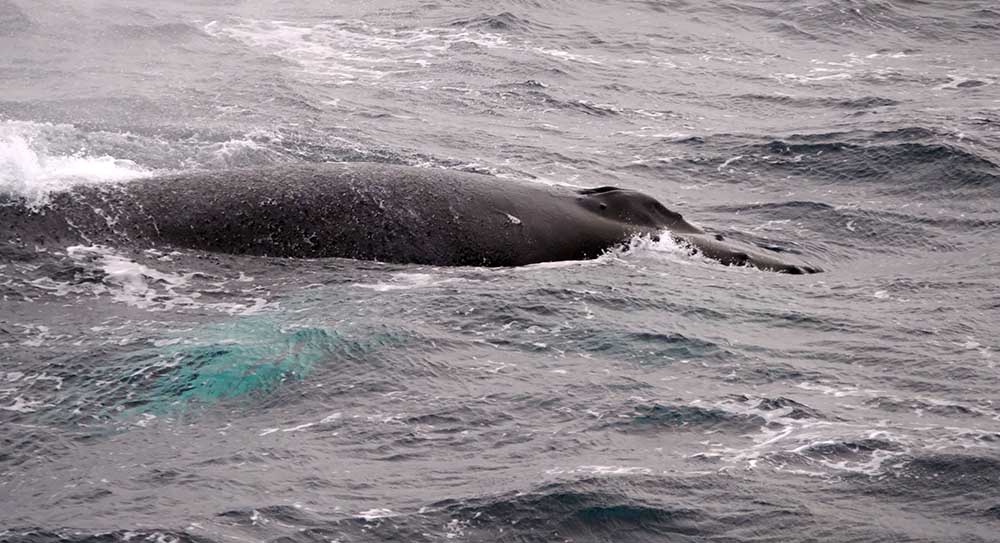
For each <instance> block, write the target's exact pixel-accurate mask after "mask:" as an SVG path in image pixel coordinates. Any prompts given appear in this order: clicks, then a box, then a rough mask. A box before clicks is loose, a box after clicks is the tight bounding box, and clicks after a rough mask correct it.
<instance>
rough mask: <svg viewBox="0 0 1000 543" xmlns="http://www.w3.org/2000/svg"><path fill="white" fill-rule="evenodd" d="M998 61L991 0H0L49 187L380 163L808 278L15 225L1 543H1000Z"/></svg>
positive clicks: (1, 372) (998, 25)
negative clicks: (632, 226)
mask: <svg viewBox="0 0 1000 543" xmlns="http://www.w3.org/2000/svg"><path fill="white" fill-rule="evenodd" d="M140 5H144V6H145V7H137V6H140ZM998 62H1000V6H998V5H997V4H996V2H994V1H992V0H990V1H987V0H964V1H962V2H952V1H946V0H925V1H917V0H894V1H887V0H870V1H860V0H802V1H799V2H785V1H778V0H772V1H767V0H738V1H736V0H729V1H719V2H702V1H696V0H671V1H651V0H650V1H621V2H603V1H602V2H597V1H591V0H583V1H573V2H570V1H567V0H558V1H553V2H531V1H520V0H519V1H514V0H498V1H494V2H468V1H455V2H431V1H425V2H420V1H406V0H396V1H391V2H390V1H383V0H376V1H372V2H320V1H278V0H245V1H241V0H226V1H207V0H183V1H182V0H165V1H162V2H155V3H130V2H118V1H112V0H85V1H68V0H63V1H56V0H0V192H2V193H3V194H6V195H13V196H16V197H19V198H21V199H23V200H25V201H27V202H30V203H32V204H34V205H39V206H40V205H43V204H44V202H45V201H46V199H47V198H48V197H49V195H51V194H52V193H53V192H54V191H59V190H65V189H66V188H67V187H70V186H72V185H74V184H80V183H89V184H105V183H123V182H128V180H129V179H134V178H137V177H143V176H153V175H159V174H164V173H178V172H184V171H187V170H194V169H224V168H231V167H247V166H255V165H261V166H264V165H275V164H282V163H298V162H325V161H376V162H391V163H401V164H410V165H417V166H425V167H440V168H452V169H457V170H464V171H476V172H486V173H492V174H495V175H496V176H497V178H496V179H497V183H503V182H505V181H509V180H511V179H518V180H528V181H536V182H540V183H561V184H570V185H577V186H598V185H620V186H625V187H630V188H636V189H640V190H642V191H644V192H647V193H649V194H651V195H653V196H655V197H656V198H658V199H659V200H660V201H662V202H664V203H665V204H666V205H667V206H668V207H670V208H672V209H675V210H677V211H680V212H681V213H683V214H684V215H685V217H686V218H688V219H689V220H691V221H692V222H694V223H696V224H702V225H706V226H711V227H712V228H714V229H716V230H718V231H721V232H724V233H725V234H726V235H727V236H730V237H733V238H736V239H742V240H747V241H751V242H756V243H767V244H771V245H775V246H780V247H782V248H783V249H784V250H787V251H789V252H791V253H794V254H796V255H799V256H801V257H802V258H804V259H807V260H808V261H810V262H814V263H816V264H819V265H821V266H822V267H823V268H824V269H825V270H826V272H825V273H821V274H816V275H809V276H787V275H780V274H774V273H768V272H761V271H757V270H753V269H746V268H729V267H725V266H722V265H720V264H718V263H715V262H711V261H706V260H702V259H699V258H697V257H691V256H688V255H686V254H685V252H684V251H682V250H679V249H678V248H677V247H674V246H672V245H671V244H670V243H669V242H667V241H663V242H655V243H654V242H649V241H637V242H636V243H635V244H633V246H632V247H631V248H629V249H628V250H621V251H614V252H611V253H609V254H606V255H604V256H602V257H601V258H598V259H596V260H593V261H586V262H563V263H552V264H542V265H534V266H527V267H523V268H499V269H487V268H436V267H427V266H406V265H387V264H381V263H376V262H359V261H352V260H343V259H329V260H309V261H299V260H291V259H277V258H261V257H240V256H229V255H218V254H210V253H203V252H198V251H191V250H180V251H178V250H175V249H173V248H170V247H164V248H163V250H162V251H155V250H154V251H139V250H130V249H129V248H128V247H107V246H100V245H76V246H70V247H66V248H65V249H64V250H58V249H44V250H43V249H36V248H34V247H31V246H30V245H25V244H17V243H12V242H5V243H4V244H3V245H2V246H0V541H2V542H4V543H50V542H56V541H60V542H95V543H96V542H100V543H113V542H125V541H131V542H140V541H141V542H156V543H186V542H198V543H223V542H233V541H240V542H251V541H252V542H257V541H267V542H275V543H277V542H281V543H312V542H316V543H319V542H323V543H332V542H350V541H406V542H421V541H427V542H430V541H446V540H448V541H517V542H528V541H539V542H541V541H545V542H548V541H616V542H618V541H685V542H695V541H713V542H723V541H724V542H739V541H773V542H788V541H838V542H839V541H894V542H901V541H913V542H917V541H920V542H930V541H935V542H936V541H956V542H958V541H961V542H980V541H1000V393H998V388H1000V369H998V367H997V363H998V361H1000V354H998V350H1000V340H998V331H1000V278H998V270H1000V251H998V249H997V248H998V242H1000V85H998V81H1000V65H998ZM303 205H308V203H307V202H304V203H303Z"/></svg>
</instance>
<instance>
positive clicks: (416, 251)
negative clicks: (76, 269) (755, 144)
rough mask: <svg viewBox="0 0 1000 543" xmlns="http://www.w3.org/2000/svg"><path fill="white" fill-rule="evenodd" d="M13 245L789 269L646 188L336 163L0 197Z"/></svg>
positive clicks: (471, 262)
mask: <svg viewBox="0 0 1000 543" xmlns="http://www.w3.org/2000/svg"><path fill="white" fill-rule="evenodd" d="M0 228H2V229H3V234H5V235H6V238H7V239H19V240H20V241H22V242H26V243H35V244H39V245H50V244H62V245H66V244H68V243H79V242H88V243H102V244H108V245H123V244H124V245H127V246H129V247H140V248H143V247H156V246H162V245H164V244H167V245H173V246H177V247H185V248H191V249H200V250H205V251H214V252H223V253H233V254H251V255H267V256H278V257H300V258H323V257H344V258H354V259H362V260H379V261H384V262H395V263H414V264H430V265H446V266H520V265H524V264H532V263H536V262H549V261H559V260H579V259H587V258H595V257H597V256H599V255H600V254H602V253H604V252H605V251H607V250H608V249H610V248H613V247H616V246H619V245H621V244H623V243H626V242H628V240H629V239H631V238H632V237H633V236H635V235H643V234H644V235H650V236H658V235H660V234H662V233H663V232H664V231H669V232H670V234H671V235H673V236H674V237H675V238H677V239H679V240H682V241H684V242H686V243H688V244H690V246H691V247H692V251H693V252H700V253H702V254H704V255H705V256H707V257H709V258H713V259H716V260H718V261H720V262H722V263H724V264H727V265H749V266H754V267H757V268H760V269H765V270H772V271H778V272H786V273H809V272H814V271H819V270H818V269H816V268H811V267H808V266H803V265H798V264H795V263H791V262H785V261H783V260H780V259H778V258H777V257H775V256H771V255H769V254H766V253H761V252H758V251H755V250H748V249H747V248H745V247H740V246H737V245H734V244H731V243H728V242H723V241H721V237H718V238H717V237H715V236H710V235H708V234H706V233H705V232H704V231H703V230H702V229H700V228H698V227H696V226H694V225H692V224H690V223H689V222H687V221H686V220H684V218H683V217H681V215H680V214H678V213H675V212H673V211H670V210H669V209H667V208H666V207H664V206H663V205H662V204H660V203H659V202H658V201H656V200H655V199H653V198H652V197H650V196H647V195H645V194H642V193H640V192H636V191H632V190H626V189H619V188H615V187H599V188H594V189H584V190H574V189H571V188H568V187H549V186H545V185H540V184H534V183H519V182H514V181H507V180H501V179H497V178H495V177H491V176H487V175H480V174H472V173H463V172H457V171H452V170H444V169H430V168H415V167H409V166H395V165H387V164H368V163H337V164H317V165H299V166H281V167H274V168H268V169H254V170H227V171H222V172H201V173H191V174H183V175H175V176H166V177H158V178H147V179H140V180H135V181H131V182H128V183H124V184H121V185H114V186H110V187H108V186H104V187H94V186H80V187H76V188H74V189H72V190H70V191H67V192H62V193H57V194H53V195H52V196H51V199H50V202H49V203H48V204H47V205H46V206H45V207H44V208H42V209H40V210H31V209H28V208H26V207H24V206H23V205H16V204H14V203H13V202H11V201H8V202H6V203H3V202H0Z"/></svg>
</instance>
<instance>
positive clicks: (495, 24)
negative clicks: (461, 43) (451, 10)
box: [448, 11, 552, 34]
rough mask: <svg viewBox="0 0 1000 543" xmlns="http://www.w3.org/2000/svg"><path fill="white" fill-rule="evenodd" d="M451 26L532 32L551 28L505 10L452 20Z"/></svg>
mask: <svg viewBox="0 0 1000 543" xmlns="http://www.w3.org/2000/svg"><path fill="white" fill-rule="evenodd" d="M448 25H449V26H453V27H459V28H463V29H467V28H471V29H476V30H489V31H503V32H517V33H523V34H530V33H532V32H544V31H547V30H551V29H552V27H551V26H549V25H545V24H541V23H538V22H535V21H532V20H530V19H527V18H524V17H518V16H517V15H514V14H513V13H511V12H509V11H503V12H500V13H497V14H496V15H489V14H483V15H477V16H473V17H463V18H460V19H455V20H452V21H451V22H449V23H448Z"/></svg>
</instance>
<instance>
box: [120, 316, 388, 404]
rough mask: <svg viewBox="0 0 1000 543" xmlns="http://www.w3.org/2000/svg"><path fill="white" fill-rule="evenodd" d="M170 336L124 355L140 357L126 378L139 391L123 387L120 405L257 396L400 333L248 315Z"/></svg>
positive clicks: (354, 355) (363, 351)
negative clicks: (349, 331)
mask: <svg viewBox="0 0 1000 543" xmlns="http://www.w3.org/2000/svg"><path fill="white" fill-rule="evenodd" d="M174 336H175V337H173V338H167V339H164V340H161V341H158V342H157V343H158V344H160V346H158V347H154V348H151V349H144V350H143V351H142V352H140V353H132V354H131V355H130V358H134V357H136V356H137V355H138V356H139V358H140V359H142V360H143V363H142V367H141V368H139V369H138V370H136V371H135V372H133V373H132V374H131V375H130V376H129V378H128V380H129V381H130V382H131V384H132V385H133V387H135V388H138V389H140V390H142V389H144V390H145V392H138V391H135V392H134V393H133V394H130V396H131V397H130V399H129V401H128V404H129V405H132V406H134V407H131V408H129V409H127V410H125V411H126V413H131V414H141V413H150V414H161V413H164V412H169V411H172V410H175V409H178V408H183V407H185V406H190V405H192V404H209V403H214V402H218V401H222V400H227V399H234V398H240V397H247V398H259V397H261V396H266V395H270V394H272V393H274V392H275V391H276V390H277V389H278V388H280V387H281V386H282V385H284V384H286V383H289V382H292V381H300V380H302V379H304V378H306V377H307V376H308V375H309V374H310V372H312V371H313V369H314V367H315V366H316V364H317V363H319V362H321V361H323V360H330V359H334V358H345V357H347V358H354V357H358V356H363V355H365V354H367V353H370V352H372V351H374V350H376V349H378V348H380V347H381V346H384V345H386V344H388V343H398V341H399V338H392V337H390V336H391V335H390V334H380V335H375V336H371V337H367V338H365V339H363V340H358V339H355V338H347V337H345V336H344V335H342V334H341V333H340V332H338V331H336V330H330V329H327V328H322V327H313V326H297V325H296V326H293V325H288V324H287V323H279V322H277V321H276V320H275V319H274V318H273V317H247V318H243V319H239V320H236V321H232V322H227V323H219V324H214V325H211V326H207V327H205V328H202V329H198V330H191V331H188V332H183V333H182V332H178V333H175V334H174ZM383 336H384V337H383ZM150 360H154V362H153V363H152V364H150V363H149V361H150Z"/></svg>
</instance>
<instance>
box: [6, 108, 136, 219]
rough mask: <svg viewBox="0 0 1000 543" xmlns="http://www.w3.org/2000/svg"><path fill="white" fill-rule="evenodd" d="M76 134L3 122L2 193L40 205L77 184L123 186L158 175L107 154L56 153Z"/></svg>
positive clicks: (64, 127) (71, 130) (60, 127)
mask: <svg viewBox="0 0 1000 543" xmlns="http://www.w3.org/2000/svg"><path fill="white" fill-rule="evenodd" d="M76 132H77V131H76V129H75V128H73V127H72V126H69V125H54V124H49V123H33V122H22V121H0V193H3V194H11V195H15V196H20V197H22V198H24V199H25V200H27V202H28V203H29V205H33V206H40V205H44V204H45V203H46V202H47V201H48V195H49V194H50V193H52V192H55V191H59V190H64V189H66V188H69V187H70V186H73V185H78V184H97V183H118V182H121V181H126V180H129V179H136V178H140V177H147V176H150V175H152V172H151V171H150V170H147V169H145V168H143V167H141V166H140V165H138V164H136V163H135V162H133V161H131V160H125V159H119V158H115V157H112V156H110V155H107V154H102V155H94V154H89V153H87V152H86V151H85V150H83V149H78V150H77V151H75V152H69V153H66V152H64V151H62V150H59V151H56V150H52V148H53V147H58V146H59V145H58V144H59V142H60V140H66V139H69V140H79V139H80V138H79V136H78V135H77V137H74V135H75V134H76ZM63 146H64V145H63Z"/></svg>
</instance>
